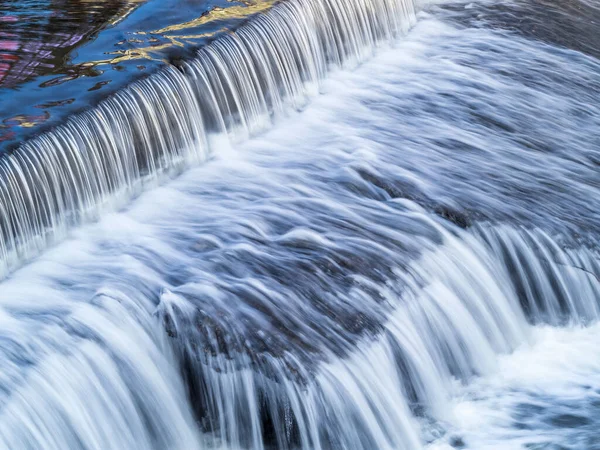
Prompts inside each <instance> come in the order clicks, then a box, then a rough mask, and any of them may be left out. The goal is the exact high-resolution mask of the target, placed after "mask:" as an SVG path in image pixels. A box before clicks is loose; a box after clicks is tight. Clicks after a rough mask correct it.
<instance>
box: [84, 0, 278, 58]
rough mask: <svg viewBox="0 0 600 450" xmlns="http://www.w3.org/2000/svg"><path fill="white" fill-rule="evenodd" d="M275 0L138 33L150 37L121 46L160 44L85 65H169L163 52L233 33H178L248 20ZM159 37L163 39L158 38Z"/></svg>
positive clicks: (217, 9)
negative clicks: (140, 62)
mask: <svg viewBox="0 0 600 450" xmlns="http://www.w3.org/2000/svg"><path fill="white" fill-rule="evenodd" d="M137 1H142V0H137ZM276 1H277V0H260V1H243V2H241V3H242V4H241V5H233V6H229V7H220V6H216V7H214V8H212V9H211V10H209V11H207V12H205V13H204V14H202V15H201V16H199V17H197V18H195V19H192V20H188V21H186V22H182V23H177V24H173V25H168V26H166V27H163V28H160V29H157V30H153V31H138V32H136V33H135V35H136V36H147V37H148V38H146V39H144V38H141V39H140V38H139V37H134V38H131V39H128V40H127V41H124V42H122V44H125V43H127V44H133V45H139V44H143V43H147V42H150V43H154V42H160V43H156V44H153V45H146V46H140V47H134V48H130V49H125V50H115V51H112V52H107V53H106V54H107V55H114V56H112V57H110V58H106V59H102V60H96V61H89V62H86V63H84V64H82V65H83V66H88V67H89V66H96V65H102V64H118V63H120V62H123V61H130V60H136V59H146V60H152V61H160V62H164V63H167V60H166V59H165V56H164V50H167V49H169V48H173V47H185V46H186V45H194V44H197V43H198V42H197V41H199V40H202V39H206V38H210V37H212V36H214V35H216V34H220V33H224V32H227V31H230V29H229V28H228V27H226V26H225V27H222V28H219V29H218V30H216V31H212V32H206V33H189V34H177V32H179V31H183V30H191V29H194V28H198V27H202V26H204V25H206V24H209V23H212V22H218V21H223V20H240V19H245V18H247V17H249V16H251V15H254V14H257V13H261V12H264V11H266V10H268V9H269V8H271V7H272V6H273V4H275V2H276ZM157 36H158V37H159V38H160V39H158V38H157ZM165 41H166V42H165Z"/></svg>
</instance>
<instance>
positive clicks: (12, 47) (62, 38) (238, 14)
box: [0, 0, 270, 150]
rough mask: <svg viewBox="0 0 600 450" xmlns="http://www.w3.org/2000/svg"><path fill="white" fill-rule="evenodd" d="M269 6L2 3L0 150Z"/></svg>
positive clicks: (117, 0)
mask: <svg viewBox="0 0 600 450" xmlns="http://www.w3.org/2000/svg"><path fill="white" fill-rule="evenodd" d="M269 5H270V2H268V1H266V2H263V1H259V2H249V3H239V2H228V1H218V0H217V1H204V0H202V1H198V0H164V1H163V0H151V1H147V0H102V1H100V0H92V1H82V0H54V1H51V0H47V1H44V0H23V1H20V0H19V1H15V0H2V1H0V150H6V149H10V148H14V147H15V146H17V145H18V144H19V143H20V142H21V141H22V140H23V139H26V138H28V137H31V136H33V135H35V134H37V133H39V132H40V131H42V130H46V129H49V128H50V127H52V126H55V125H57V124H59V123H61V122H62V121H64V119H65V117H67V116H69V115H71V114H73V113H75V112H77V111H81V110H84V109H87V108H89V107H90V105H93V104H95V103H97V102H98V101H99V100H101V99H102V98H106V96H107V95H109V94H111V93H114V92H115V91H117V90H119V89H121V88H123V87H124V86H125V85H127V84H128V83H130V82H132V81H133V80H135V79H138V78H140V77H143V76H145V75H147V74H149V73H152V72H154V71H156V70H157V69H158V68H160V67H164V66H165V65H166V64H168V62H169V61H170V60H174V59H177V58H181V57H182V56H185V55H188V56H189V52H190V51H191V49H193V48H196V47H198V46H200V45H202V44H204V43H206V42H207V41H208V40H210V39H214V38H215V36H216V35H218V34H220V33H222V32H224V31H225V30H227V29H229V28H234V27H235V26H236V24H239V22H240V20H243V19H245V18H247V17H248V16H251V15H252V14H254V13H257V12H260V11H262V10H264V9H266V8H268V7H269Z"/></svg>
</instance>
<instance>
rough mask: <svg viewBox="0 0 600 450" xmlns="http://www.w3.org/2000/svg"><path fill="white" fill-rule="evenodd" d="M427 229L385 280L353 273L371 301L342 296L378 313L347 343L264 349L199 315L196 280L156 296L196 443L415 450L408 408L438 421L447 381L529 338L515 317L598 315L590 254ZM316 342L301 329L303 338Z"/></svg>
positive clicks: (501, 229) (489, 363)
mask: <svg viewBox="0 0 600 450" xmlns="http://www.w3.org/2000/svg"><path fill="white" fill-rule="evenodd" d="M436 229H437V232H439V233H440V236H441V240H442V242H441V244H440V245H436V246H434V247H431V249H430V250H427V251H425V252H424V253H423V254H422V256H421V257H420V258H418V260H417V261H415V262H414V263H413V264H412V265H411V266H410V267H408V268H406V270H395V271H394V272H393V274H390V276H389V278H388V279H387V280H385V281H376V280H368V279H362V280H361V282H360V284H359V285H360V286H363V287H364V289H367V287H370V288H372V289H373V291H374V292H375V294H374V295H375V296H376V297H381V298H382V299H383V301H382V302H381V303H379V304H374V303H373V302H372V301H367V300H366V297H367V296H368V295H369V294H366V293H362V295H361V293H360V288H356V289H355V291H354V292H353V293H351V294H350V293H349V294H347V295H348V297H346V301H351V302H353V305H354V306H355V307H356V308H358V310H359V311H364V314H375V315H378V312H377V311H375V312H373V308H375V309H376V310H377V309H379V310H380V311H379V313H380V316H381V317H385V319H383V322H382V325H381V326H380V327H377V328H376V329H375V330H374V331H373V330H372V331H368V330H362V331H360V333H362V334H363V339H362V340H361V341H360V342H358V343H357V344H356V345H355V346H354V347H352V348H348V347H347V343H348V336H347V335H344V334H342V335H336V334H331V335H329V336H327V337H326V339H327V340H328V344H322V345H321V344H320V345H319V348H326V347H327V345H328V347H329V348H328V349H326V350H324V351H323V353H322V354H321V355H320V356H318V355H316V354H314V351H312V350H310V349H308V348H307V349H305V350H304V351H303V350H301V349H300V350H299V349H298V348H295V350H294V351H291V350H288V351H285V352H284V353H282V354H277V356H275V354H274V352H277V347H276V346H274V347H269V344H266V346H265V347H264V348H263V349H260V348H259V346H257V345H255V344H253V343H252V340H251V339H250V337H249V336H248V335H245V334H240V333H242V332H241V331H240V330H239V329H238V328H239V327H238V325H237V322H238V321H239V320H243V319H240V318H235V319H234V318H233V317H222V318H221V319H220V318H219V315H218V314H210V315H209V316H207V315H206V314H208V313H207V312H206V311H210V310H211V303H214V302H217V303H218V302H220V300H219V295H218V294H217V292H211V291H209V288H208V287H207V286H201V285H198V284H194V285H193V286H187V287H184V288H182V289H180V291H179V292H177V293H175V292H166V293H164V294H163V296H162V297H161V302H160V305H159V308H158V314H159V316H160V317H161V322H162V323H164V324H165V325H166V327H167V330H168V332H169V334H170V335H171V336H172V339H173V343H174V345H175V348H176V353H177V354H178V355H179V361H180V363H181V365H182V366H181V367H182V372H183V373H184V375H185V378H186V384H187V385H188V387H189V390H190V396H191V399H192V405H193V407H194V409H195V410H196V414H197V415H198V417H199V418H200V423H201V424H202V427H203V431H204V435H203V436H204V439H205V445H207V446H209V447H212V446H215V445H217V443H218V442H219V441H220V439H224V440H225V441H226V442H228V443H229V444H230V445H231V448H249V449H265V448H278V449H297V448H298V449H300V448H301V449H306V450H308V449H337V448H339V449H342V448H343V449H350V450H361V449H369V448H381V449H390V450H391V449H414V448H419V446H420V445H421V444H420V439H421V438H420V436H419V433H418V425H417V422H416V421H415V418H417V419H419V418H420V419H419V420H424V419H426V418H428V419H427V420H436V421H442V422H443V421H444V420H448V419H449V417H450V416H451V413H450V411H449V408H448V399H449V397H450V396H451V395H452V392H453V387H452V383H453V380H460V381H462V382H468V381H469V380H471V379H472V378H473V377H474V376H481V375H486V374H491V373H493V372H494V371H495V368H496V357H497V355H498V354H503V353H509V352H511V351H513V350H514V349H515V348H517V347H518V346H520V345H522V344H523V343H524V342H526V341H527V340H528V339H529V338H528V335H529V326H528V325H527V322H529V323H534V324H535V323H550V324H554V323H556V322H560V323H564V322H566V321H572V322H574V323H587V322H589V321H592V320H594V321H597V320H598V319H600V315H599V312H598V311H599V307H600V263H599V262H598V261H599V259H598V254H597V253H596V252H595V251H593V250H589V249H586V248H581V247H576V246H574V247H571V248H562V247H561V246H559V244H558V243H557V241H556V240H554V239H552V238H551V237H550V236H548V235H547V234H545V233H543V232H542V231H540V230H526V229H518V228H513V227H508V226H488V225H480V226H478V227H477V229H476V230H473V231H469V232H462V231H457V230H453V231H447V230H444V229H443V228H441V227H438V226H436ZM329 245H331V244H329ZM374 264H376V263H374ZM517 264H518V266H517ZM515 267H523V268H524V269H523V270H516V269H515ZM255 288H256V289H257V292H256V293H255V294H253V295H255V296H256V302H258V303H260V305H261V306H256V307H257V308H258V309H259V310H261V311H269V308H272V307H270V306H268V305H269V304H270V302H274V304H277V303H278V302H279V301H283V299H281V300H278V299H277V297H276V296H275V297H273V296H274V293H273V292H268V290H267V288H266V287H265V286H262V287H261V286H255ZM209 292H210V293H209ZM368 292H370V293H371V295H373V292H372V291H368ZM207 295H210V297H209V298H206V296H207ZM320 295H324V296H326V295H327V293H326V292H321V294H320ZM261 297H265V298H261ZM266 297H272V298H266ZM288 302H289V300H288ZM253 304H254V303H253ZM273 307H274V306H273ZM306 307H307V308H309V306H306ZM297 313H298V311H297V310H295V309H293V310H291V312H290V314H297ZM268 314H269V313H268ZM303 314H306V311H304V313H303ZM320 314H323V315H324V316H323V318H322V319H321V321H320V322H326V317H325V315H326V313H325V312H323V313H320ZM358 314H359V315H360V314H361V313H358ZM281 332H283V330H282V331H281ZM278 333H279V331H278ZM365 333H366V334H365ZM324 338H325V336H313V337H312V339H314V340H315V342H314V344H315V346H317V344H316V341H317V340H319V339H324ZM265 339H266V337H265ZM275 339H276V338H274V339H273V343H274V342H275ZM292 342H293V340H292ZM271 345H274V344H271ZM300 348H301V347H300ZM304 352H305V353H304ZM315 359H316V360H319V361H321V362H320V363H319V364H318V366H317V367H315V366H314V364H312V363H311V360H312V361H314V360H315Z"/></svg>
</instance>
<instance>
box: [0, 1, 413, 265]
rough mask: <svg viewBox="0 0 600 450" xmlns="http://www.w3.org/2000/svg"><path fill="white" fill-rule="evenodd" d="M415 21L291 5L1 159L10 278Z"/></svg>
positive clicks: (383, 4)
mask: <svg viewBox="0 0 600 450" xmlns="http://www.w3.org/2000/svg"><path fill="white" fill-rule="evenodd" d="M414 20H415V5H414V4H413V0H360V1H353V0H316V1H315V0H310V1H308V0H291V1H286V2H282V3H280V4H278V5H276V6H275V7H273V8H272V10H270V11H268V12H267V13H265V14H264V15H262V16H259V17H257V18H256V19H254V20H251V21H250V22H248V23H247V24H245V25H244V26H242V27H241V28H240V29H239V30H238V31H237V32H236V33H234V34H231V35H227V36H225V37H223V38H221V39H217V40H216V41H214V42H213V43H211V44H210V45H207V46H206V47H204V48H202V49H201V50H200V51H199V52H198V55H197V58H196V59H195V60H193V61H190V62H189V63H188V64H185V65H184V67H182V68H181V70H178V69H176V68H174V67H169V68H167V69H165V70H163V71H161V72H160V73H158V74H155V75H153V76H150V77H149V78H147V79H145V80H142V81H139V82H136V83H134V84H132V85H131V86H129V87H128V88H126V89H124V90H123V91H121V92H119V93H117V94H116V95H114V96H113V97H112V98H109V99H107V100H105V101H103V102H101V103H100V104H99V105H98V106H97V107H96V108H93V109H92V110H90V111H88V112H85V113H83V114H81V115H79V116H76V117H73V118H72V119H70V120H69V121H68V122H67V123H66V124H65V125H64V126H60V127H58V128H56V129H54V130H51V131H50V132H48V133H46V134H43V135H41V136H39V137H37V138H35V139H33V140H31V141H29V142H27V143H25V144H23V145H22V146H21V147H19V148H18V149H16V150H15V151H14V152H13V153H11V154H8V155H3V157H2V159H1V160H0V177H1V179H2V184H1V185H0V261H1V263H2V267H1V268H0V269H1V270H2V272H4V273H6V271H7V270H10V268H11V267H14V266H15V265H18V264H19V262H20V261H23V260H27V259H29V258H31V257H32V256H33V255H35V254H36V253H38V252H39V251H40V250H41V249H43V248H44V247H45V246H47V244H48V243H49V242H52V241H55V240H57V239H60V238H61V237H62V236H64V235H65V233H66V232H67V231H68V229H69V228H71V227H72V226H73V225H75V224H77V223H81V222H82V221H85V220H88V219H93V218H96V217H97V216H98V214H99V213H100V211H101V210H103V209H105V208H114V207H116V206H118V205H119V204H120V203H121V202H122V201H123V199H126V198H130V197H131V196H132V195H135V194H136V193H138V192H139V190H140V186H141V185H143V184H144V183H148V182H156V180H157V179H158V178H160V177H161V176H163V175H165V174H168V173H173V172H177V171H180V170H181V169H182V168H183V167H186V166H188V165H190V164H196V163H198V162H201V161H204V160H205V159H206V158H207V157H208V156H209V155H210V154H211V151H212V149H211V146H210V139H209V136H210V135H211V134H218V133H223V132H227V133H229V134H230V135H231V136H232V138H234V139H239V138H240V137H241V136H247V135H250V134H252V133H256V132H258V131H260V130H263V129H265V128H266V127H267V126H268V125H269V124H270V122H271V118H272V116H274V115H277V114H281V113H282V112H284V110H285V109H286V108H299V107H300V106H301V105H302V104H303V103H304V102H305V101H306V100H307V98H308V97H309V96H310V95H311V94H314V92H316V89H318V84H319V81H320V80H322V79H323V77H324V76H325V75H326V73H327V71H328V70H329V69H330V68H331V67H340V66H342V65H344V64H352V63H356V62H358V61H362V60H364V59H365V58H366V57H368V56H369V55H370V54H371V53H372V52H373V50H374V49H375V47H376V45H377V44H378V43H379V42H382V41H387V40H390V39H392V38H393V37H395V36H397V35H398V34H400V33H404V32H406V31H407V30H408V27H409V26H410V25H411V24H412V23H413V22H414Z"/></svg>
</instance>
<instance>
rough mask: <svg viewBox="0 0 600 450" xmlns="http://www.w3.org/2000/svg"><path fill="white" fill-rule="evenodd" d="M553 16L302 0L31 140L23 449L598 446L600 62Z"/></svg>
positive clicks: (26, 169)
mask: <svg viewBox="0 0 600 450" xmlns="http://www.w3.org/2000/svg"><path fill="white" fill-rule="evenodd" d="M538 7H540V6H539V5H538V6H536V5H535V4H533V3H532V4H530V5H527V4H524V3H506V4H495V5H490V4H486V3H473V4H440V5H418V4H414V3H413V2H412V1H411V0H288V1H284V2H281V3H279V4H278V5H276V6H274V7H273V8H272V9H271V10H269V11H267V12H265V13H263V14H262V15H259V16H257V17H255V18H253V19H252V20H250V21H249V22H247V23H246V24H245V25H243V26H242V27H241V28H240V29H238V30H237V32H236V33H233V34H228V35H226V36H223V37H220V38H219V39H217V40H215V41H213V42H212V43H210V44H209V45H207V46H205V47H203V48H201V49H200V50H199V51H198V54H197V55H196V58H195V59H191V60H188V61H186V62H182V63H181V64H180V65H179V66H178V67H170V68H168V69H166V70H163V71H161V72H159V73H156V74H154V75H152V76H150V77H148V78H146V79H144V80H142V81H138V82H136V83H134V84H133V85H131V86H130V87H129V88H127V89H125V90H122V91H120V92H119V93H118V94H116V95H115V96H113V97H111V98H109V99H107V100H106V101H104V102H102V103H101V104H100V105H98V106H97V107H95V108H92V109H91V110H89V111H88V112H85V113H83V114H81V115H78V116H75V117H73V118H71V119H70V120H69V121H68V122H67V123H65V124H64V125H63V126H60V127H58V128H56V129H54V130H51V131H49V132H48V133H46V134H43V135H41V136H39V137H37V138H35V139H33V140H30V141H28V142H26V143H24V144H23V145H22V146H21V147H20V148H18V149H17V150H15V151H14V152H12V153H11V154H7V155H4V156H3V158H2V159H0V176H1V179H2V183H1V184H0V233H1V240H0V245H1V247H0V261H1V262H2V273H3V277H4V278H3V280H2V282H1V283H0V324H1V325H0V367H1V368H2V369H1V370H0V442H1V444H0V447H2V448H11V449H13V448H16V449H32V450H33V449H40V448H43V449H65V448H73V449H79V448H81V449H98V450H106V449H134V448H136V449H137V448H143V449H185V450H187V449H193V448H200V449H204V448H208V449H211V448H222V449H231V450H240V449H253V450H258V449H261V450H270V449H289V450H296V449H303V450H317V449H322V450H338V449H339V450H341V449H349V450H371V449H389V450H413V449H420V448H428V449H430V450H434V449H435V450H443V449H445V450H448V449H451V448H470V449H474V450H484V449H495V450H497V449H530V450H531V449H537V450H558V449H572V450H576V449H577V450H594V449H598V448H600V447H599V445H600V444H599V442H600V434H599V432H598V427H597V424H598V423H600V414H599V413H598V405H600V352H599V351H598V346H597V342H598V338H599V336H600V335H599V333H600V332H599V328H598V327H599V326H600V325H598V319H600V250H599V249H598V246H597V240H598V236H599V235H600V212H599V211H600V173H599V169H600V166H599V164H600V135H599V134H598V130H599V129H600V106H599V105H600V103H599V102H598V100H599V99H600V81H599V80H600V77H599V75H600V61H598V60H597V59H596V56H595V55H594V54H593V52H585V51H582V48H580V47H577V46H570V45H568V44H569V43H570V42H573V40H574V39H576V38H577V36H569V39H566V38H565V37H564V35H560V34H559V35H553V34H551V33H544V32H542V31H543V30H542V31H539V30H538V31H537V33H538V34H534V35H531V34H530V33H529V32H525V31H527V30H525V31H524V29H520V28H519V26H518V21H517V19H514V18H513V19H506V17H507V16H509V17H510V16H511V14H510V11H512V9H513V8H514V10H516V11H521V12H523V11H524V14H526V13H529V14H530V17H531V18H532V21H534V22H535V19H536V15H535V14H536V8H538ZM585 7H586V8H592V9H593V8H594V5H593V4H592V5H591V6H590V5H587V4H586V6H585ZM422 9H424V12H420V13H417V11H419V10H422ZM507 11H508V12H507ZM564 14H565V15H569V14H572V12H570V10H568V9H566V10H565V11H564ZM559 17H560V15H559ZM569 17H570V16H569ZM591 17H592V18H593V17H594V16H591ZM507 20H508V22H507ZM510 20H513V21H515V22H514V23H512V22H510ZM590 20H591V19H590ZM499 24H500V25H499ZM559 25H560V23H558V24H557V25H556V26H559ZM564 33H567V34H568V32H567V31H565V32H564ZM548 36H550V37H552V38H550V37H548ZM588 38H589V39H594V37H593V36H590V37H588V36H581V37H580V39H588Z"/></svg>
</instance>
